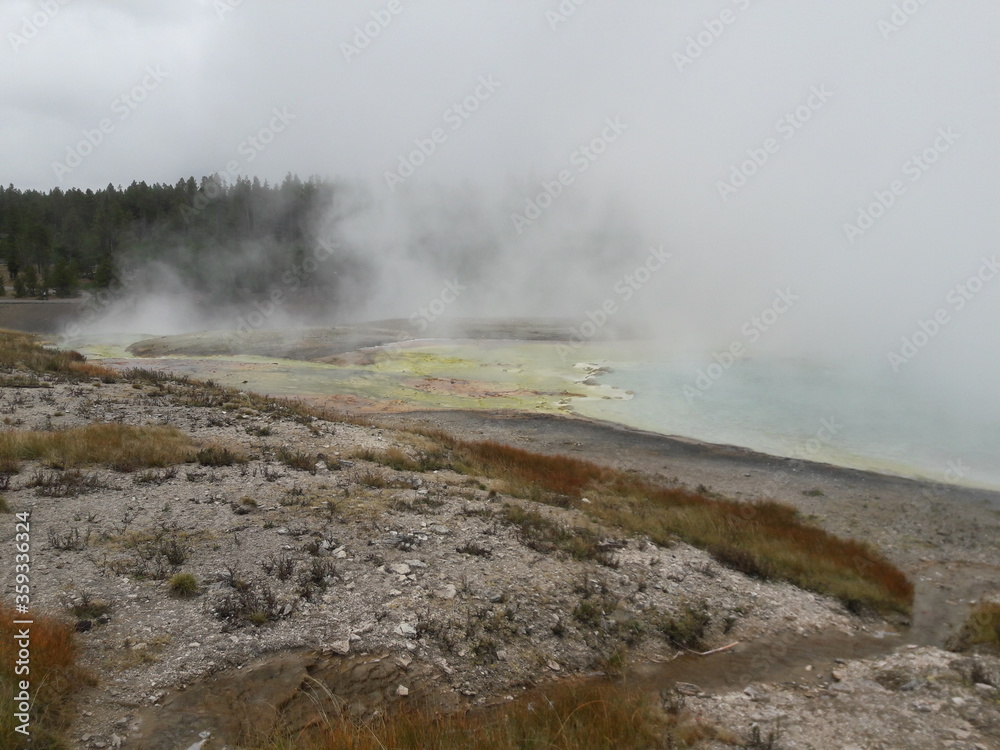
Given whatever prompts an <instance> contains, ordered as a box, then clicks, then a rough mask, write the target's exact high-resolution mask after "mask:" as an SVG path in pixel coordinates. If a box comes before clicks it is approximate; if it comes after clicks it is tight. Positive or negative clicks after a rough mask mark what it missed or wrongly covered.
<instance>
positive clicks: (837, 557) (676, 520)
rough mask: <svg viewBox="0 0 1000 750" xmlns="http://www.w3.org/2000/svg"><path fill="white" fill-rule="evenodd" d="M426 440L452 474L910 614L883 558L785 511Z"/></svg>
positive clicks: (899, 582) (895, 572)
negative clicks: (493, 482) (572, 503)
mask: <svg viewBox="0 0 1000 750" xmlns="http://www.w3.org/2000/svg"><path fill="white" fill-rule="evenodd" d="M424 434H425V435H426V436H427V437H430V438H433V439H434V440H436V441H437V442H438V443H440V444H441V445H442V446H445V447H446V448H447V449H448V450H449V451H450V454H451V464H452V466H453V467H454V468H455V469H456V470H459V471H463V472H466V473H470V474H479V475H483V476H488V477H492V478H494V479H498V480H500V481H501V482H502V483H503V484H504V486H505V488H506V490H507V491H508V492H509V493H511V494H514V495H517V496H520V497H527V498H531V499H532V500H537V501H540V502H545V503H549V504H552V505H558V506H561V507H565V506H566V505H567V498H570V499H579V498H581V497H584V496H586V497H587V498H588V499H589V500H590V501H591V502H590V503H588V504H586V505H580V506H579V509H580V510H582V511H583V512H585V513H586V514H588V515H589V516H591V517H592V518H594V519H595V520H596V521H599V522H600V523H602V524H604V525H607V526H610V527H613V528H614V527H617V528H620V529H622V530H624V531H626V532H628V533H631V534H643V535H645V536H647V537H649V538H650V539H651V540H652V541H654V542H656V543H657V544H661V545H665V546H666V545H669V544H671V543H672V542H674V541H676V540H677V539H681V540H684V541H686V542H688V543H690V544H692V545H694V546H696V547H700V548H702V549H705V550H707V551H708V552H710V553H711V554H712V555H713V556H714V557H715V558H716V559H717V560H719V561H720V562H721V563H723V564H725V565H728V566H729V567H732V568H735V569H736V570H740V571H742V572H744V573H747V574H748V575H752V576H757V577H760V578H764V579H774V580H784V581H789V582H791V583H793V584H795V585H796V586H799V587H801V588H804V589H809V590H811V591H816V592H819V593H821V594H827V595H830V596H833V597H836V598H838V599H840V600H841V601H842V602H843V603H844V604H845V606H847V607H848V608H849V609H850V610H851V611H854V612H860V611H863V610H867V609H871V610H874V611H876V612H879V613H883V614H885V613H890V612H903V613H906V612H909V610H910V607H911V606H912V604H913V585H912V584H911V583H910V581H909V580H908V579H907V578H906V576H905V575H904V574H903V572H902V571H900V570H899V569H898V568H896V567H895V566H894V565H892V563H890V562H889V561H888V560H887V559H885V558H884V557H883V556H882V555H880V554H879V553H878V552H876V551H875V550H874V549H872V548H871V547H870V546H869V545H867V544H865V543H863V542H859V541H856V540H853V539H843V538H840V537H837V536H835V535H833V534H830V533H829V532H826V531H824V530H823V529H820V528H819V527H816V526H811V525H809V524H808V523H807V522H805V521H804V520H803V519H802V518H801V517H800V516H799V514H798V511H796V510H795V509H794V508H792V507H790V506H786V505H782V504H780V503H777V502H759V503H742V502H737V501H734V500H726V499H721V498H717V497H710V496H708V495H707V494H705V493H701V492H692V491H689V490H683V489H676V488H669V487H663V486H661V485H658V484H656V483H654V482H651V481H649V480H646V479H642V478H639V477H636V476H634V475H632V474H629V473H626V472H621V471H616V470H613V469H609V468H606V467H603V466H599V465H597V464H594V463H591V462H589V461H583V460H581V459H578V458H569V457H566V456H549V455H542V454H537V453H531V452H529V451H525V450H522V449H520V448H514V447H511V446H508V445H504V444H501V443H495V442H466V441H462V440H458V439H456V438H453V437H451V436H450V435H447V434H446V433H443V432H428V433H424Z"/></svg>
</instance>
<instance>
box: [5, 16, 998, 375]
mask: <svg viewBox="0 0 1000 750" xmlns="http://www.w3.org/2000/svg"><path fill="white" fill-rule="evenodd" d="M0 28H2V32H3V36H4V39H3V40H2V41H3V45H2V48H0V62H2V69H3V71H4V72H3V76H2V79H0V128H2V130H3V133H2V141H0V143H2V145H0V149H2V152H0V153H2V160H0V180H2V181H3V182H4V183H5V184H6V183H13V184H15V185H16V186H18V187H20V188H37V189H41V190H47V189H49V188H51V187H54V186H60V187H62V188H67V187H70V186H77V187H102V186H104V185H106V184H107V183H109V182H110V183H114V184H116V185H128V184H129V183H130V182H132V181H133V180H145V181H146V182H168V183H173V182H176V181H177V180H178V179H179V178H182V177H186V176H188V175H195V176H197V177H200V176H201V175H206V174H211V173H215V172H219V173H223V174H224V175H227V176H229V177H230V178H232V177H234V176H236V175H241V174H250V175H257V176H260V177H261V178H267V179H271V180H277V179H280V178H282V177H283V176H284V175H285V174H286V173H287V172H294V173H298V174H299V175H301V176H303V177H305V176H307V175H311V174H318V175H322V176H326V177H333V178H349V179H353V180H362V181H365V182H367V183H368V184H369V185H370V186H371V189H372V190H373V191H374V192H375V193H376V194H379V193H380V194H382V195H383V196H384V197H385V199H386V200H387V201H389V202H391V201H393V200H398V198H399V196H400V195H403V194H414V193H420V192H421V191H425V192H426V193H427V194H430V192H429V191H431V189H432V188H433V189H434V190H437V189H451V190H455V189H462V190H467V191H468V194H473V193H475V192H476V191H481V193H482V195H483V196H484V201H486V202H487V203H489V205H490V210H491V211H492V212H493V213H495V214H496V215H497V216H499V217H501V219H502V221H504V222H506V221H510V222H513V223H514V224H516V223H517V222H519V221H521V219H519V218H517V217H518V216H521V217H523V218H524V219H525V220H526V223H522V225H521V226H520V227H519V229H520V230H523V232H524V233H525V234H524V235H523V236H528V235H529V234H530V233H532V232H534V233H536V236H537V237H538V238H540V240H539V242H538V243H536V247H542V248H543V251H542V254H543V255H544V248H546V247H549V248H552V252H553V253H556V254H558V252H557V249H556V248H557V246H558V245H559V243H560V240H561V238H562V240H565V237H566V236H567V235H566V232H567V231H568V229H569V228H571V227H573V226H574V225H575V224H580V223H582V224H584V225H586V226H588V227H589V225H588V224H587V223H586V222H587V221H589V220H592V219H593V217H594V216H596V215H602V216H611V217H614V218H613V221H614V223H615V225H616V226H618V227H622V226H625V227H627V228H628V231H627V232H622V233H621V236H623V237H625V236H627V237H629V238H631V239H630V240H629V241H630V242H631V241H633V239H634V243H635V246H634V247H631V248H628V249H627V251H626V250H625V249H623V250H622V253H623V257H624V256H628V257H629V258H630V259H635V258H641V257H643V255H644V254H645V252H646V251H645V249H644V246H645V245H646V244H648V245H649V246H653V245H660V244H663V245H665V246H667V247H669V248H670V250H671V252H672V253H673V257H672V260H671V263H670V267H669V270H668V271H667V272H666V273H663V272H659V271H658V272H657V276H656V277H655V278H654V279H653V280H652V281H651V282H650V286H649V287H647V292H648V290H650V289H652V290H654V291H653V293H652V294H649V293H646V294H645V295H644V297H645V301H646V302H647V303H648V302H649V301H650V300H656V301H657V304H659V302H660V301H662V300H668V299H672V300H682V301H683V303H684V305H686V306H688V307H689V308H690V310H691V312H692V314H691V315H689V318H688V319H687V320H685V321H684V326H683V329H684V330H685V331H695V332H704V333H705V335H706V336H710V338H711V341H712V342H713V343H712V345H713V346H725V345H726V344H727V343H728V342H729V341H730V340H734V339H742V336H741V334H740V331H741V329H742V326H743V324H744V323H745V322H746V321H749V320H750V319H751V317H752V316H753V315H754V314H755V313H759V312H760V311H761V310H763V309H765V308H766V307H768V306H769V305H771V304H772V302H773V300H774V299H775V294H776V290H778V289H788V288H790V289H792V290H793V292H794V294H796V295H797V296H798V301H797V302H796V305H795V308H794V309H795V314H794V315H792V314H789V315H787V316H786V317H785V318H784V320H783V321H782V323H781V325H780V326H774V327H773V329H774V330H773V332H772V333H770V334H769V335H768V336H767V337H766V341H762V342H761V346H763V347H768V346H776V347H777V346H781V345H783V343H785V342H788V341H794V342H795V343H796V346H797V347H799V348H800V349H804V348H812V349H817V350H824V351H827V352H833V353H835V352H838V351H840V350H841V349H844V350H850V351H852V352H855V353H861V354H863V356H865V357H867V358H868V359H867V361H870V362H872V363H873V366H874V367H879V368H882V369H884V368H885V367H886V366H887V356H888V354H889V353H891V352H892V351H893V350H896V351H900V352H902V350H903V347H904V342H903V339H904V338H911V339H912V336H913V335H914V334H915V333H916V332H918V331H920V330H922V329H921V322H926V321H927V320H928V319H930V318H933V316H934V315H935V314H937V313H938V311H939V310H942V309H944V310H945V312H946V313H947V321H946V322H945V323H943V324H942V325H943V328H941V332H940V335H938V334H937V333H936V334H935V335H934V336H932V337H931V338H932V339H933V341H929V343H928V344H927V346H925V347H922V350H921V351H923V349H926V354H924V353H921V354H920V356H919V357H918V359H919V360H920V363H919V366H920V367H925V368H930V370H931V371H936V370H941V371H948V372H949V374H951V375H955V376H959V377H956V378H954V379H953V380H954V382H955V383H961V382H964V381H962V378H963V377H964V378H973V377H974V378H980V379H983V380H984V381H985V379H986V378H987V377H991V376H990V374H989V373H991V372H995V367H996V365H997V364H1000V344H998V339H1000V337H997V336H996V335H995V324H996V321H997V319H998V315H1000V280H997V281H993V279H992V275H991V274H992V273H994V272H993V271H990V270H989V269H990V267H989V265H988V264H987V265H986V266H984V260H983V259H984V257H985V258H986V259H989V258H990V257H991V256H994V255H995V254H996V252H997V249H998V248H997V242H998V237H997V231H996V220H995V218H994V216H995V215H996V207H997V205H998V202H1000V201H998V199H1000V179H998V178H997V167H998V165H1000V139H998V138H997V133H998V132H1000V102H998V97H1000V87H998V86H997V83H996V82H997V81H998V80H1000V71H998V63H1000V46H998V45H997V44H996V38H997V35H998V31H1000V5H998V4H996V3H989V2H984V1H983V0H979V2H973V1H972V0H951V2H926V1H925V2H923V3H921V2H918V1H917V0H906V2H890V1H889V0H838V2H835V3H834V2H820V1H819V0H812V1H811V2H809V1H803V0H767V1H766V2H765V1H764V0H715V1H713V2H676V1H673V0H671V1H670V2H666V1H663V2H650V1H649V0H644V1H640V0H616V2H609V1H607V2H598V1H597V0H584V1H583V2H580V1H579V0H576V2H574V1H573V0H563V2H559V0H544V1H539V2H528V1H526V0H521V1H518V2H514V1H512V0H479V1H478V2H473V1H470V0H462V1H459V0H412V1H410V0H395V1H394V2H388V0H386V1H384V2H383V1H374V2H361V1H360V0H351V1H346V2H337V3H332V2H318V1H317V2H311V1H306V0H291V1H290V2H284V3H276V2H270V3H265V2H263V0H242V2H237V1H236V0H149V1H147V2H125V1H124V0H120V1H115V0H71V1H70V2H59V0H48V1H46V0H35V1H34V2H29V1H26V0H4V1H3V2H2V4H0ZM95 141H96V142H97V143H96V145H94V143H93V142H95ZM421 144H422V149H423V151H424V152H425V153H420V152H419V149H420V148H421ZM583 149H586V150H583ZM415 150H417V151H415ZM431 151H432V153H427V152H431ZM915 157H916V158H915ZM411 168H412V169H411ZM560 176H562V177H564V178H565V179H564V181H563V184H562V186H561V188H560V187H558V186H556V187H553V186H554V185H558V183H559V178H560ZM546 185H548V187H546ZM545 191H548V192H549V193H553V192H559V195H558V196H557V197H556V198H554V199H552V203H553V205H552V206H551V207H549V208H547V209H546V210H544V211H542V212H541V214H540V215H539V216H538V218H537V219H535V218H531V217H530V216H529V215H528V213H526V212H527V211H528V210H529V203H528V201H529V200H531V199H537V198H539V196H540V195H541V194H542V193H543V192H545ZM541 201H542V202H546V203H548V199H546V198H544V197H543V198H541ZM880 204H881V205H880ZM866 207H870V208H866ZM862 210H864V212H865V213H864V215H861V214H859V211H862ZM518 236H522V235H521V233H520V232H519V233H518ZM564 244H565V243H564ZM640 245H641V246H642V247H640ZM558 257H560V258H561V260H565V256H558ZM630 262H631V260H630ZM984 269H985V270H984ZM628 271H629V268H624V267H623V268H621V269H618V271H616V273H617V274H618V275H619V276H620V275H621V274H623V273H626V272H628ZM977 273H978V274H980V276H979V278H980V282H979V283H975V282H974V283H973V286H974V287H975V292H974V293H973V294H971V295H970V294H967V293H966V292H960V291H957V285H964V284H966V282H967V281H968V279H969V278H970V277H972V276H973V275H975V274H977ZM527 276H530V278H527V279H526V280H525V284H527V285H529V286H530V285H531V284H535V285H536V286H537V288H538V289H539V290H540V291H542V292H544V291H545V290H546V289H547V288H549V287H551V279H550V278H546V277H544V276H540V275H539V274H537V273H536V274H527ZM986 277H989V278H988V279H987V278H986ZM614 281H615V276H614V274H612V275H609V276H607V277H605V278H601V279H597V280H596V283H594V284H593V285H592V289H590V290H588V296H586V297H585V298H583V299H582V300H581V302H580V305H581V306H590V305H599V304H600V303H601V302H602V299H604V298H605V297H607V296H609V295H613V292H612V291H611V290H612V289H613V286H612V285H613V283H614ZM525 288H527V287H525ZM963 288H964V287H963ZM955 294H959V295H960V296H961V297H962V298H963V299H964V304H962V305H961V306H960V305H959V302H958V301H957V300H958V298H955V297H954V295H955ZM706 300H707V302H706ZM580 309H583V307H580ZM657 309H659V308H657ZM672 314H674V315H677V308H676V306H675V308H674V309H673V311H672ZM678 328H680V327H678ZM918 338H919V335H918ZM859 356H860V354H859ZM956 362H961V363H963V364H962V365H961V366H957V365H956V364H955V363H956ZM983 363H990V365H989V367H986V366H985V365H984V364H983ZM907 366H909V362H908V363H907ZM935 368H936V369H935ZM949 382H951V381H949ZM956 387H959V386H957V385H956Z"/></svg>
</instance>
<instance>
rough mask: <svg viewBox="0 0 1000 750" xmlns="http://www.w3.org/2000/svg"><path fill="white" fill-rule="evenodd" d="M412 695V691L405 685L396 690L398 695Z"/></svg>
mask: <svg viewBox="0 0 1000 750" xmlns="http://www.w3.org/2000/svg"><path fill="white" fill-rule="evenodd" d="M409 694H410V689H409V688H408V687H406V686H405V685H400V686H399V687H398V688H396V695H401V696H407V695H409Z"/></svg>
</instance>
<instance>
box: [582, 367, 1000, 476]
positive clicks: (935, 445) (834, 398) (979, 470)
mask: <svg viewBox="0 0 1000 750" xmlns="http://www.w3.org/2000/svg"><path fill="white" fill-rule="evenodd" d="M608 364H609V365H610V366H611V367H612V372H610V373H608V374H606V375H601V376H600V377H599V379H600V381H601V382H602V383H607V384H609V385H612V386H614V387H616V388H619V389H623V390H627V391H631V392H632V394H633V397H632V398H631V399H629V400H586V401H582V402H579V403H576V404H574V409H575V411H577V412H579V413H580V414H582V415H585V416H589V417H593V418H599V419H606V420H609V421H614V422H620V423H623V424H627V425H630V426H633V427H638V428H641V429H644V430H649V431H652V432H659V433H663V434H669V435H682V436H685V437H691V438H696V439H699V440H704V441H707V442H712V443H725V444H731V445H739V446H744V447H747V448H752V449H754V450H758V451H761V452H764V453H770V454H773V455H779V456H792V457H796V458H803V459H809V460H815V461H825V462H828V463H833V464H837V465H840V466H848V467H853V468H859V469H871V470H875V471H881V472H885V473H892V474H899V475H902V476H911V477H919V478H925V479H936V480H941V481H946V482H950V483H954V484H967V485H973V486H983V487H988V488H991V489H998V488H1000V455H998V453H1000V422H998V421H997V420H996V418H995V417H994V416H992V415H991V414H989V413H988V412H985V411H984V410H983V409H982V407H981V406H977V405H975V404H968V405H963V404H961V403H954V402H952V403H950V404H945V403H942V401H941V399H940V398H935V397H934V394H930V393H928V392H927V391H926V390H924V389H922V388H921V387H919V386H918V385H916V384H914V383H912V382H909V381H907V380H906V379H905V378H898V377H893V376H882V377H876V378H871V377H861V376H860V375H858V374H855V373H851V372H850V371H848V370H846V369H841V368H838V367H836V366H834V365H830V364H817V363H815V362H809V361H804V360H769V359H756V360H741V361H737V362H736V363H735V364H733V366H732V367H731V368H730V369H729V370H728V371H725V372H723V373H722V374H721V376H720V377H719V378H718V379H717V380H715V381H711V385H710V387H708V388H707V389H706V390H704V391H701V390H700V389H697V388H695V390H697V391H698V394H699V395H697V396H692V397H689V395H686V394H685V391H684V386H685V385H688V386H692V387H694V386H695V377H696V373H697V372H698V370H699V368H700V369H702V370H704V368H705V364H704V360H701V363H700V365H699V364H693V363H692V362H691V361H689V360H667V359H662V360H660V361H631V362H626V361H619V362H608ZM705 382H706V381H702V384H705Z"/></svg>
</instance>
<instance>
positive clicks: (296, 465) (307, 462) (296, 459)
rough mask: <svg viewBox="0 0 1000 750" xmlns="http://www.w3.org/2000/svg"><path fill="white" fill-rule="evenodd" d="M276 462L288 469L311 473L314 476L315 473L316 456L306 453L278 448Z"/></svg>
mask: <svg viewBox="0 0 1000 750" xmlns="http://www.w3.org/2000/svg"><path fill="white" fill-rule="evenodd" d="M278 460H279V461H281V463H283V464H284V465H285V466H287V467H288V468H289V469H296V470H298V471H311V472H313V473H314V474H315V473H316V462H317V458H316V456H312V455H309V454H308V453H303V452H302V451H293V450H291V449H289V448H280V449H279V450H278Z"/></svg>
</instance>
